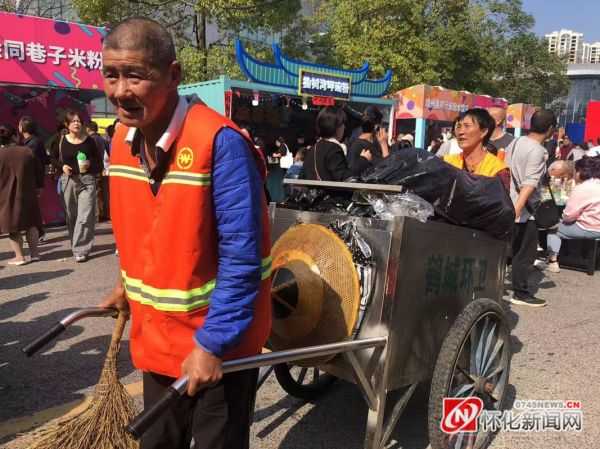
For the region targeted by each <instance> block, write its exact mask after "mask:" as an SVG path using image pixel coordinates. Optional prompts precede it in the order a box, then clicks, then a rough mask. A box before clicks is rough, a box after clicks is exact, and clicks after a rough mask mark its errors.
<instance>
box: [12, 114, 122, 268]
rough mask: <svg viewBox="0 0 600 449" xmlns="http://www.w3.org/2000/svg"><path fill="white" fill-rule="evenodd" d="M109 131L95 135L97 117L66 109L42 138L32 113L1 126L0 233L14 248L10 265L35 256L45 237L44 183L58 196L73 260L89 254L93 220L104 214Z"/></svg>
mask: <svg viewBox="0 0 600 449" xmlns="http://www.w3.org/2000/svg"><path fill="white" fill-rule="evenodd" d="M111 133H112V129H109V130H107V137H108V138H105V137H102V136H100V135H99V134H98V125H97V123H95V122H93V121H90V122H88V123H85V124H84V123H83V119H82V117H81V115H80V114H79V113H77V112H74V111H66V113H65V116H64V121H63V123H61V124H59V126H58V128H57V132H56V134H55V135H53V136H51V137H50V138H49V139H47V140H46V142H44V140H43V139H42V136H40V135H39V134H40V133H39V132H38V129H37V126H36V123H35V121H34V120H33V118H32V117H29V116H23V117H21V119H20V120H19V123H18V129H17V130H15V129H13V128H12V127H10V126H8V125H3V126H0V146H1V148H2V149H1V151H0V234H3V233H6V234H8V235H9V241H10V244H11V248H12V250H13V251H14V253H15V257H14V258H12V259H11V260H9V261H8V264H9V265H13V266H21V265H25V264H27V263H31V262H37V261H39V260H40V255H39V251H38V245H39V244H42V243H44V242H45V232H44V226H43V223H42V212H41V207H42V205H41V204H40V195H41V192H42V190H43V189H44V188H45V186H46V184H47V183H52V188H54V186H55V187H56V190H57V192H58V195H59V197H60V200H61V204H62V207H63V211H64V217H65V222H66V225H67V230H68V235H69V241H70V246H71V249H72V252H73V257H74V259H75V261H76V262H85V261H86V260H87V259H88V258H89V256H90V253H91V251H92V246H93V242H94V233H95V226H96V223H97V221H98V220H106V219H108V218H109V207H108V177H107V176H108V160H109V159H108V158H109V154H110V140H109V139H110V134H111ZM23 236H25V237H26V239H27V246H28V248H29V255H28V256H26V255H25V254H24V252H23V243H24V242H23Z"/></svg>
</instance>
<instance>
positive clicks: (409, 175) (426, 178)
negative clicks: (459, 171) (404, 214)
mask: <svg viewBox="0 0 600 449" xmlns="http://www.w3.org/2000/svg"><path fill="white" fill-rule="evenodd" d="M455 176H456V169H455V168H454V167H452V166H451V165H449V164H447V163H445V162H444V161H443V160H441V159H440V158H438V157H436V156H435V155H433V154H431V153H429V152H428V151H425V150H421V149H416V148H404V149H402V151H398V152H395V153H392V154H390V155H389V156H388V157H387V158H385V159H382V160H381V161H380V162H379V163H378V164H377V165H375V166H374V167H373V168H371V169H370V170H369V171H368V172H366V173H364V174H363V176H362V180H363V182H367V183H371V184H395V185H401V186H404V187H406V188H407V189H408V190H410V191H411V192H413V193H414V194H416V195H418V196H420V197H421V198H423V199H424V200H425V201H428V202H430V203H431V204H433V205H434V206H436V205H437V204H436V203H439V201H440V200H441V199H442V198H443V197H444V195H445V194H446V193H447V192H449V191H450V189H451V187H452V183H453V181H454V178H455Z"/></svg>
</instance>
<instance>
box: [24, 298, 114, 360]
mask: <svg viewBox="0 0 600 449" xmlns="http://www.w3.org/2000/svg"><path fill="white" fill-rule="evenodd" d="M116 314H117V310H116V309H105V308H103V307H89V308H86V309H79V310H77V311H75V312H73V313H70V314H69V315H67V316H66V317H64V318H63V319H62V320H60V321H59V322H58V323H56V324H55V325H54V326H52V327H51V328H50V329H48V330H47V331H46V332H44V333H43V334H42V335H40V336H39V337H37V338H36V339H35V340H33V341H32V342H30V343H29V344H27V345H26V346H25V347H23V349H21V350H22V351H23V352H24V353H25V354H26V355H27V357H31V356H32V355H33V354H35V353H36V352H38V351H39V350H40V349H41V348H42V347H44V346H45V345H46V343H48V342H49V341H50V340H52V339H54V338H56V337H57V336H58V335H60V334H61V333H62V332H63V331H64V330H65V329H66V328H67V327H69V326H70V325H71V324H73V323H75V322H77V321H79V320H81V319H83V318H88V317H92V316H116ZM119 338H120V337H119Z"/></svg>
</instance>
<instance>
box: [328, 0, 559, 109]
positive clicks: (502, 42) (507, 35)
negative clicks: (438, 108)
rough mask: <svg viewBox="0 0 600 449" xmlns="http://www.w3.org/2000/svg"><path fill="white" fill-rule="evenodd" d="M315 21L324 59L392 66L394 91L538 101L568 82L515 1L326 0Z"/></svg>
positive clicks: (379, 69) (378, 70) (376, 68)
mask: <svg viewBox="0 0 600 449" xmlns="http://www.w3.org/2000/svg"><path fill="white" fill-rule="evenodd" d="M316 20H317V22H318V23H319V25H320V30H323V29H324V30H326V32H327V41H326V42H325V44H326V45H329V49H328V50H329V51H328V52H327V53H329V57H330V61H332V62H334V63H336V64H338V65H342V66H348V62H349V61H350V62H351V63H354V64H358V63H360V62H362V60H364V59H368V60H369V61H370V62H371V66H372V67H373V73H372V74H371V76H381V75H382V74H383V72H384V71H385V69H386V68H391V69H392V70H393V71H394V78H393V84H392V90H394V89H400V88H403V87H407V86H411V85H414V84H419V83H427V84H434V85H438V84H439V85H442V86H444V87H447V88H452V89H466V90H469V91H473V92H478V93H486V94H489V95H496V96H504V97H506V98H507V99H509V101H511V102H517V101H523V102H530V103H534V104H538V105H544V104H545V103H547V102H549V101H551V100H552V99H553V98H556V97H557V96H561V95H564V93H565V91H566V88H567V87H568V80H567V78H566V67H565V65H564V63H563V62H562V61H560V60H559V59H557V58H556V57H555V56H553V55H549V54H548V52H547V51H546V48H545V46H544V43H543V41H541V40H540V39H538V38H536V37H535V36H534V35H533V34H532V33H531V28H532V26H533V25H534V20H533V17H531V16H530V15H529V14H527V13H525V12H524V11H523V9H522V2H521V0H325V1H323V2H322V4H321V8H320V13H319V15H318V16H317V18H316Z"/></svg>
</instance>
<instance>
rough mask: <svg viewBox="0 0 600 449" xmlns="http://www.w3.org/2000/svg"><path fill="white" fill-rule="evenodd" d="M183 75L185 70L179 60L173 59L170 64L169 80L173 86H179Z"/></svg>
mask: <svg viewBox="0 0 600 449" xmlns="http://www.w3.org/2000/svg"><path fill="white" fill-rule="evenodd" d="M182 77H183V71H182V69H181V64H180V63H179V61H173V62H172V63H171V65H170V66H169V81H170V83H171V84H172V85H173V87H177V86H179V84H180V83H181V79H182Z"/></svg>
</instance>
